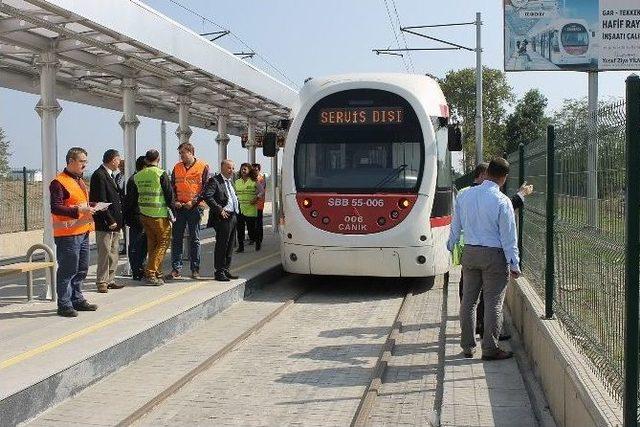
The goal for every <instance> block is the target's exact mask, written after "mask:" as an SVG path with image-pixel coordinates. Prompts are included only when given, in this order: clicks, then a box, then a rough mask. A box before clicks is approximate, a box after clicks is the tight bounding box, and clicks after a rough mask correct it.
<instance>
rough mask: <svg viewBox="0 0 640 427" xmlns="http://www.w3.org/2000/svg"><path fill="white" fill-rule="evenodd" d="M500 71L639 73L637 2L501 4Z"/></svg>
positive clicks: (509, 0) (519, 0)
mask: <svg viewBox="0 0 640 427" xmlns="http://www.w3.org/2000/svg"><path fill="white" fill-rule="evenodd" d="M504 69H505V71H607V70H638V69H640V1H639V0H504Z"/></svg>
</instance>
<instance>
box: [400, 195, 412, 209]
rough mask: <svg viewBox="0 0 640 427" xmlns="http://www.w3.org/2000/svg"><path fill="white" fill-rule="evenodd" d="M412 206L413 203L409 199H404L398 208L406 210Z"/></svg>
mask: <svg viewBox="0 0 640 427" xmlns="http://www.w3.org/2000/svg"><path fill="white" fill-rule="evenodd" d="M410 204H411V202H410V201H409V199H405V198H402V199H400V200H399V201H398V207H399V208H400V209H406V208H408V207H409V205H410Z"/></svg>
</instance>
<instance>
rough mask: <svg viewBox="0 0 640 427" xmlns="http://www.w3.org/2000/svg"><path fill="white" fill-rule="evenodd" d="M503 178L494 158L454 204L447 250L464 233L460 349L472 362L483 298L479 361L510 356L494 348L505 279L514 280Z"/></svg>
mask: <svg viewBox="0 0 640 427" xmlns="http://www.w3.org/2000/svg"><path fill="white" fill-rule="evenodd" d="M508 174H509V163H508V162H507V161H506V160H505V159H503V158H500V157H497V158H495V159H493V160H491V162H490V163H489V167H488V168H487V179H486V180H485V181H484V182H483V183H482V184H480V185H478V186H476V187H473V188H470V189H468V190H466V191H464V192H463V193H462V194H460V195H459V196H458V197H457V199H456V209H455V212H454V215H453V221H452V223H451V234H450V235H449V239H448V241H447V248H448V249H449V250H450V251H453V249H454V246H455V245H456V244H457V243H458V242H459V240H460V237H461V234H462V231H463V230H464V242H465V245H464V252H463V254H462V270H463V273H464V277H465V289H464V292H463V294H462V303H461V304H460V328H461V330H462V335H461V339H460V346H461V347H462V351H463V353H464V356H465V357H467V358H471V357H473V354H474V353H475V347H476V339H475V334H474V330H475V323H476V313H475V310H476V306H477V304H478V297H479V296H480V291H481V290H482V291H483V293H484V304H485V317H484V335H483V337H482V359H483V360H504V359H509V358H511V357H513V353H512V352H510V351H505V350H503V349H501V348H500V347H499V346H498V339H499V336H500V330H501V328H502V306H503V302H504V296H505V294H506V290H507V283H508V280H509V276H510V275H511V277H512V278H514V279H515V278H518V277H519V275H520V267H519V264H520V257H519V253H518V239H517V235H516V220H515V215H514V211H513V205H512V203H511V200H509V198H508V197H507V196H505V195H504V194H502V192H501V191H500V187H502V186H504V183H505V182H506V179H507V176H508Z"/></svg>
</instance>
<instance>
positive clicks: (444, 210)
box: [431, 120, 453, 217]
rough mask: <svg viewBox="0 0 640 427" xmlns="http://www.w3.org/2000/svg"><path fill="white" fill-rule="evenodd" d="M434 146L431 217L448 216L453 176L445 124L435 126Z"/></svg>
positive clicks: (450, 207)
mask: <svg viewBox="0 0 640 427" xmlns="http://www.w3.org/2000/svg"><path fill="white" fill-rule="evenodd" d="M437 126H438V122H437V120H434V127H435V128H436V129H437V130H436V148H437V150H438V174H437V178H436V191H435V194H434V199H433V208H432V209H431V216H432V217H442V216H448V215H451V214H452V213H453V176H452V171H451V152H450V151H449V150H448V149H447V141H448V131H447V127H446V126H441V127H437Z"/></svg>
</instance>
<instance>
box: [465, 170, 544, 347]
mask: <svg viewBox="0 0 640 427" xmlns="http://www.w3.org/2000/svg"><path fill="white" fill-rule="evenodd" d="M488 167H489V163H487V162H482V163H479V164H478V166H476V168H475V169H474V171H473V182H472V183H471V185H470V186H469V187H466V188H463V189H461V190H460V192H459V193H458V194H460V193H461V192H463V191H465V190H466V189H467V188H471V187H475V186H478V185H480V184H482V182H483V181H484V180H485V179H486V178H487V168H488ZM531 193H533V185H531V184H527V182H526V181H525V182H524V183H523V184H522V185H521V186H520V188H519V189H518V192H517V193H516V194H514V195H513V196H512V197H511V204H512V205H513V209H514V211H517V210H518V209H520V208H522V207H523V206H524V198H525V197H526V196H528V195H530V194H531ZM463 287H464V280H463V274H460V285H459V287H458V295H459V296H460V301H462V292H463ZM483 325H484V298H483V296H482V292H480V302H479V303H478V308H477V310H476V333H477V334H478V335H480V337H482V334H483ZM510 338H511V335H509V334H507V333H504V331H503V333H501V334H500V341H506V340H508V339H510Z"/></svg>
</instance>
